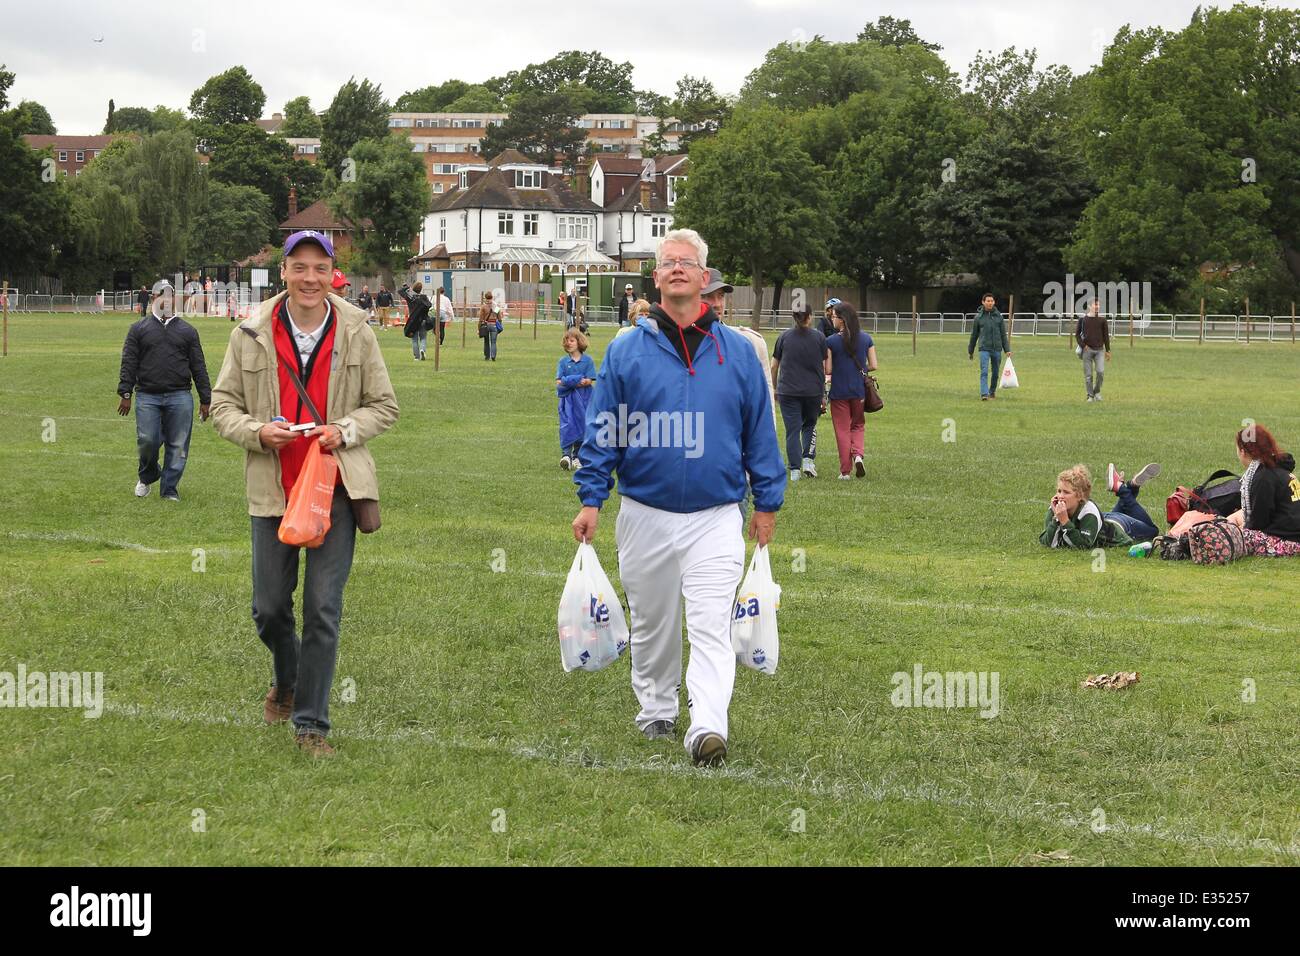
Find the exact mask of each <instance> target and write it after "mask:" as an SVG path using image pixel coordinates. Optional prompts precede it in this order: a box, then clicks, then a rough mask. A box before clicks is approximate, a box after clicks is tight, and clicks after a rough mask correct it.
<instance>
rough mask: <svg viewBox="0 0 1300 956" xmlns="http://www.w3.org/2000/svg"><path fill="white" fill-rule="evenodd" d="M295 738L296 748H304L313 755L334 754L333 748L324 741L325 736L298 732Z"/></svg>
mask: <svg viewBox="0 0 1300 956" xmlns="http://www.w3.org/2000/svg"><path fill="white" fill-rule="evenodd" d="M296 739H297V742H298V749H299V750H305V751H306V752H307V753H309V754H311V755H312V756H313V757H333V756H334V748H333V747H331V746H330V745H329V744H328V743H326V741H325V738H324V737H323V736H321V735H320V734H299V735H298V736H297V738H296Z"/></svg>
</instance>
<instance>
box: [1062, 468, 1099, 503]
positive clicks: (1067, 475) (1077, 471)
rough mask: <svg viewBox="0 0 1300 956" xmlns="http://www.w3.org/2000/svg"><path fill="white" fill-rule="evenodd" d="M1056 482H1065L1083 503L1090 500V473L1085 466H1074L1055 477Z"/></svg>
mask: <svg viewBox="0 0 1300 956" xmlns="http://www.w3.org/2000/svg"><path fill="white" fill-rule="evenodd" d="M1056 480H1057V482H1058V483H1059V482H1062V481H1063V482H1065V483H1066V484H1067V485H1069V486H1070V487H1071V488H1073V489H1074V491H1075V493H1076V494H1077V495H1078V496H1079V497H1080V498H1082V499H1083V500H1084V501H1091V500H1092V472H1090V471H1089V470H1088V466H1087V465H1075V466H1074V467H1073V468H1067V469H1065V471H1063V472H1061V473H1060V474H1059V475H1057V476H1056Z"/></svg>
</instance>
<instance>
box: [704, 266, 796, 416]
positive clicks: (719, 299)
mask: <svg viewBox="0 0 1300 956" xmlns="http://www.w3.org/2000/svg"><path fill="white" fill-rule="evenodd" d="M735 291H736V290H735V289H734V288H732V287H731V286H729V285H728V284H727V283H726V282H724V281H723V279H722V273H721V272H719V271H718V270H717V269H710V270H709V276H708V280H707V281H706V282H705V283H704V288H703V289H701V290H700V299H701V300H702V301H703V302H704V303H705V304H706V305H708V306H709V308H711V309H712V310H713V314H714V315H716V316H717V317H718V321H720V322H721V321H722V309H723V306H724V305H725V303H726V301H727V293H728V292H735ZM723 324H724V325H725V324H726V323H725V322H723ZM731 327H732V328H734V329H735V330H736V331H737V332H739V333H741V334H742V335H744V336H745V340H746V341H748V342H749V344H750V346H752V347H753V349H754V351H755V353H757V355H758V364H759V365H761V366H763V374H764V375H766V376H767V397H768V398H769V399H770V400H771V402H772V424H773V426H775V425H776V416H777V414H778V413H777V408H776V392H775V390H774V389H773V388H772V363H771V362H769V361H768V358H767V340H766V339H764V338H763V336H762V335H760V334H759V333H757V332H755V331H754V330H753V329H751V328H750V327H749V326H747V325H733V326H731Z"/></svg>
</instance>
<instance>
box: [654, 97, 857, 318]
mask: <svg viewBox="0 0 1300 956" xmlns="http://www.w3.org/2000/svg"><path fill="white" fill-rule="evenodd" d="M756 143H760V144H762V148H761V149H757V148H755V145H754V144H756ZM830 204H831V200H830V194H829V191H828V189H827V187H826V171H825V170H824V169H823V168H822V167H820V166H818V165H816V164H815V163H814V162H813V161H812V159H811V158H810V157H809V155H808V153H807V152H806V151H805V150H804V149H803V147H802V145H801V144H800V142H799V136H798V134H797V131H796V129H795V124H794V121H793V119H792V118H791V117H789V116H787V115H786V114H784V113H782V112H781V111H779V110H775V109H772V108H770V107H768V108H759V109H738V110H737V111H736V112H735V113H734V114H733V116H732V118H731V120H730V122H728V123H727V125H725V126H723V127H722V129H721V130H719V131H718V134H717V135H716V136H712V137H709V138H707V139H701V140H699V141H697V142H696V144H695V146H694V147H693V149H692V150H691V175H690V178H689V179H688V180H687V181H686V184H685V189H684V194H683V195H680V196H679V197H678V200H677V205H676V208H675V210H674V213H673V221H674V225H677V226H684V227H689V228H691V229H695V230H698V231H699V232H700V234H701V235H703V236H704V239H705V241H706V242H708V243H709V247H710V251H709V255H710V261H711V262H712V263H713V265H715V266H718V267H719V268H722V269H724V270H728V271H739V272H741V273H742V274H745V275H748V276H749V277H750V283H751V285H752V286H753V288H754V315H753V321H754V326H755V327H756V328H757V326H758V322H759V317H760V314H761V309H762V292H763V287H764V285H765V284H766V283H767V282H768V281H769V280H770V279H772V278H775V277H777V276H785V275H788V274H789V273H790V271H791V270H792V269H793V267H794V266H795V265H796V264H799V263H805V264H808V265H813V266H817V265H822V264H824V263H825V262H826V261H827V259H828V254H829V249H828V240H829V233H830V230H829V229H828V224H827V217H826V214H827V211H828V209H830Z"/></svg>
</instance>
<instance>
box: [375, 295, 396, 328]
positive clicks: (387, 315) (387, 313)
mask: <svg viewBox="0 0 1300 956" xmlns="http://www.w3.org/2000/svg"><path fill="white" fill-rule="evenodd" d="M375 308H377V309H378V310H379V327H380V328H381V329H386V328H388V326H389V323H390V322H391V320H392V318H393V293H391V292H389V291H388V289H387V288H386V287H385V286H383V285H380V287H379V295H377V296H375Z"/></svg>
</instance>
